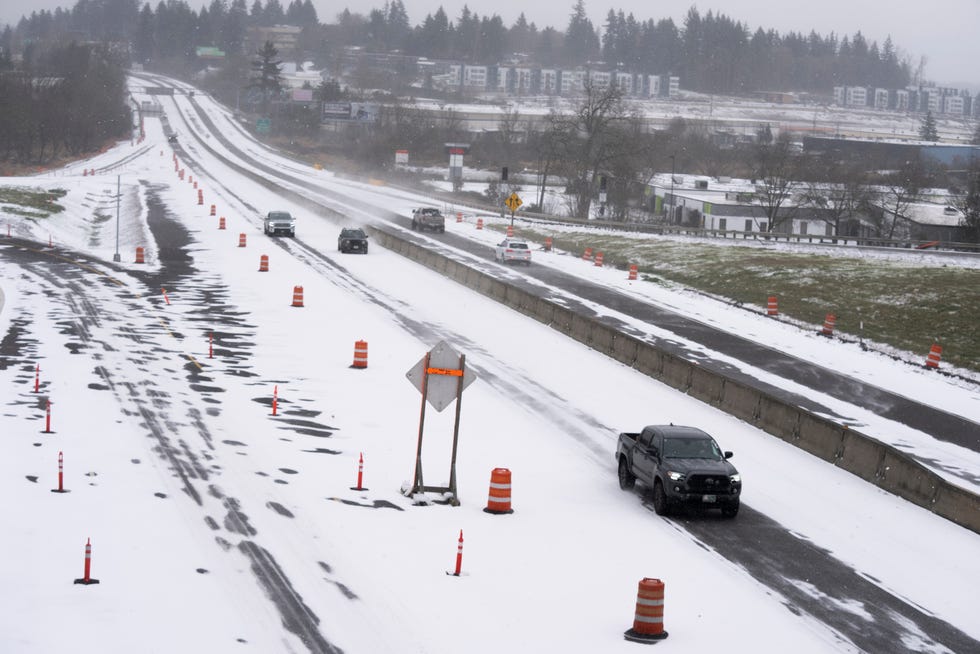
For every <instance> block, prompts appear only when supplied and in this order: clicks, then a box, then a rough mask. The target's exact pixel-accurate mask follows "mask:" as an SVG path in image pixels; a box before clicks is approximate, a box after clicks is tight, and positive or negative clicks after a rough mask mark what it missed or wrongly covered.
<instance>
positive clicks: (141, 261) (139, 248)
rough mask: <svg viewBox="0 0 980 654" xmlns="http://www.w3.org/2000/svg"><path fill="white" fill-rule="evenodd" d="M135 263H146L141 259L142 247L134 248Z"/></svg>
mask: <svg viewBox="0 0 980 654" xmlns="http://www.w3.org/2000/svg"><path fill="white" fill-rule="evenodd" d="M136 263H146V261H145V260H144V259H143V248H142V247H138V248H136Z"/></svg>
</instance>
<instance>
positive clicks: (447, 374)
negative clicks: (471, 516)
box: [406, 352, 473, 506]
mask: <svg viewBox="0 0 980 654" xmlns="http://www.w3.org/2000/svg"><path fill="white" fill-rule="evenodd" d="M431 359H432V352H426V354H425V357H423V359H422V361H421V362H420V363H421V371H420V372H421V385H420V386H421V391H422V407H421V409H420V411H419V436H418V446H417V448H416V451H415V476H414V479H413V481H412V488H411V490H410V491H408V493H406V495H408V496H409V497H413V498H414V496H415V495H416V494H421V493H426V492H429V491H431V492H433V493H442V494H444V495H448V503H449V504H450V505H452V506H459V496H458V493H457V489H456V452H457V450H458V446H459V421H460V413H461V411H462V405H463V389H464V388H465V386H466V385H467V384H468V383H469V382H471V381H472V380H473V377H472V375H468V374H466V355H464V354H460V355H459V360H458V361H459V362H458V367H457V368H438V367H433V366H432V365H430V364H431ZM450 365H451V364H450ZM412 372H413V371H409V373H410V374H411V373H412ZM431 375H439V376H440V377H439V378H440V379H446V378H452V377H455V378H456V389H455V390H456V393H455V399H456V415H455V420H454V424H453V448H452V456H451V458H450V463H449V486H426V485H425V481H424V480H423V477H422V439H423V434H424V433H425V405H426V403H427V402H428V401H429V399H430V398H429V377H430V376H431ZM435 406H436V408H437V409H438V410H441V408H443V407H441V406H440V403H437V404H436V405H435ZM419 503H422V502H419Z"/></svg>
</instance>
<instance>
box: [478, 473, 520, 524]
mask: <svg viewBox="0 0 980 654" xmlns="http://www.w3.org/2000/svg"><path fill="white" fill-rule="evenodd" d="M483 510H484V511H486V512H487V513H497V514H501V513H513V512H514V509H512V508H510V470H508V469H507V468H494V469H493V470H492V471H491V472H490V496H489V497H488V498H487V508H485V509H483Z"/></svg>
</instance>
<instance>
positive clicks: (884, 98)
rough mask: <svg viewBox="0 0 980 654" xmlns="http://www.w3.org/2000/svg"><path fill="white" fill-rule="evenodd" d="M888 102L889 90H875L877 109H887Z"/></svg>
mask: <svg viewBox="0 0 980 654" xmlns="http://www.w3.org/2000/svg"><path fill="white" fill-rule="evenodd" d="M888 100H889V93H888V89H875V109H887V108H888Z"/></svg>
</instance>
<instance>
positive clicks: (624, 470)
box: [619, 456, 636, 490]
mask: <svg viewBox="0 0 980 654" xmlns="http://www.w3.org/2000/svg"><path fill="white" fill-rule="evenodd" d="M634 484H636V477H635V476H633V473H632V472H630V466H629V463H627V462H626V457H625V456H621V457H619V487H620V488H622V489H623V490H629V489H631V488H633V485H634Z"/></svg>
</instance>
